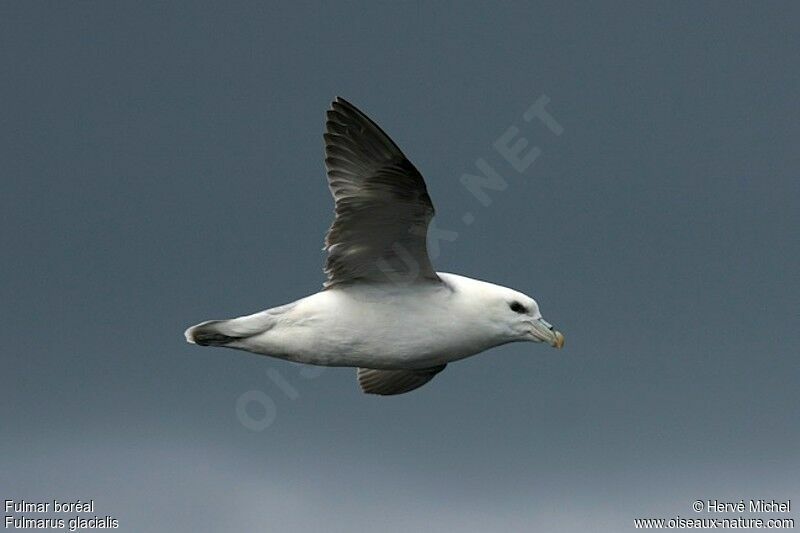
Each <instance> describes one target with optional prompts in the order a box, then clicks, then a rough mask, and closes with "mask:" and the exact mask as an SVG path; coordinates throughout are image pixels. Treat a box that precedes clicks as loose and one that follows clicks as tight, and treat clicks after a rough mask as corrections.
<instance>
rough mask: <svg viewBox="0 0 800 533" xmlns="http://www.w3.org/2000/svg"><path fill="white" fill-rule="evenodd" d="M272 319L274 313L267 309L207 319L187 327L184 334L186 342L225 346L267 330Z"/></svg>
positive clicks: (272, 322) (272, 323) (273, 319)
mask: <svg viewBox="0 0 800 533" xmlns="http://www.w3.org/2000/svg"><path fill="white" fill-rule="evenodd" d="M274 321H275V317H274V315H273V314H271V313H269V312H268V311H262V312H260V313H256V314H254V315H248V316H240V317H238V318H232V319H230V320H207V321H206V322H201V323H199V324H197V325H195V326H192V327H190V328H189V329H187V330H186V331H185V332H184V336H185V337H186V342H189V343H192V344H199V345H200V346H227V345H229V344H230V343H232V342H234V341H237V340H241V339H245V338H247V337H252V336H253V335H258V334H259V333H263V332H265V331H267V330H268V329H270V328H271V327H272V326H273V325H274Z"/></svg>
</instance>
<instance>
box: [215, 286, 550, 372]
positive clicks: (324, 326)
mask: <svg viewBox="0 0 800 533" xmlns="http://www.w3.org/2000/svg"><path fill="white" fill-rule="evenodd" d="M438 274H439V277H440V278H441V279H442V283H426V284H415V285H412V286H410V287H404V286H397V285H394V284H353V285H343V286H336V287H333V288H331V289H328V290H323V291H321V292H318V293H316V294H312V295H311V296H308V297H306V298H302V299H300V300H297V301H296V302H293V303H291V304H288V305H284V306H281V307H276V308H274V309H268V310H266V311H262V312H260V313H256V314H254V315H249V316H244V317H240V318H236V319H232V320H230V321H226V322H227V324H226V325H225V327H226V328H230V329H228V332H229V333H230V336H231V337H235V336H236V334H237V332H249V331H253V330H254V331H258V332H257V333H254V334H252V335H247V336H245V337H241V338H237V339H235V340H231V341H230V342H228V343H227V344H226V346H227V347H228V348H236V349H240V350H246V351H249V352H255V353H259V354H264V355H271V356H274V357H279V358H281V359H287V360H290V361H295V362H298V363H308V364H314V365H326V366H353V367H366V368H375V369H419V368H429V367H432V366H436V365H441V364H445V363H448V362H452V361H456V360H459V359H463V358H465V357H469V356H470V355H474V354H476V353H479V352H482V351H484V350H487V349H489V348H491V347H493V346H498V345H500V344H505V343H507V342H512V341H513V340H517V339H516V337H515V332H514V331H510V330H508V329H506V328H504V327H501V326H500V325H499V324H496V323H494V322H492V321H490V320H487V314H486V305H485V300H484V298H483V295H485V294H491V293H492V292H493V291H495V290H502V289H503V288H502V287H498V286H497V285H492V284H491V283H486V282H482V281H478V280H473V279H470V278H466V277H463V276H457V275H454V274H445V273H438ZM505 290H506V291H509V292H512V291H510V289H505ZM518 298H524V296H523V295H521V294H519V295H518ZM537 318H538V317H537ZM532 319H533V317H532ZM219 327H222V326H219Z"/></svg>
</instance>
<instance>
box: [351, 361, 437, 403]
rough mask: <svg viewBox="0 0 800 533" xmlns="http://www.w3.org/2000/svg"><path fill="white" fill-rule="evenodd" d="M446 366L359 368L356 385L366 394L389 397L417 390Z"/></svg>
mask: <svg viewBox="0 0 800 533" xmlns="http://www.w3.org/2000/svg"><path fill="white" fill-rule="evenodd" d="M446 366H447V365H446V364H444V365H439V366H434V367H431V368H423V369H420V370H375V369H372V368H359V369H358V372H357V376H358V384H359V385H361V390H362V391H363V392H364V393H366V394H380V395H382V396H391V395H394V394H403V393H406V392H410V391H412V390H414V389H418V388H420V387H422V386H423V385H425V384H426V383H427V382H429V381H430V380H432V379H433V376H435V375H436V374H438V373H439V372H441V371H442V370H444V367H446Z"/></svg>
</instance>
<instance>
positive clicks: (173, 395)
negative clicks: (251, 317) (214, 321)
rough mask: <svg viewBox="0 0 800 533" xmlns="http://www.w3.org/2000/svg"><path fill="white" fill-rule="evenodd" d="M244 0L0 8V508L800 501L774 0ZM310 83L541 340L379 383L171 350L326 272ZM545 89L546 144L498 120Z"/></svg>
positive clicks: (170, 526)
mask: <svg viewBox="0 0 800 533" xmlns="http://www.w3.org/2000/svg"><path fill="white" fill-rule="evenodd" d="M270 4H272V3H266V2H255V1H253V2H241V1H230V2H213V3H212V2H198V1H192V2H164V3H162V2H151V3H146V2H145V3H143V2H127V3H123V2H110V3H107V2H49V3H47V2H4V3H3V4H2V6H0V67H1V68H2V72H3V82H2V90H0V94H1V95H2V106H0V136H2V137H1V138H0V146H1V147H2V163H3V165H2V194H1V195H0V214H1V216H2V224H1V225H0V236H1V237H2V259H1V260H0V301H2V306H0V320H1V323H2V324H3V335H2V339H3V340H2V343H0V352H1V353H2V375H3V380H2V381H3V384H2V387H0V404H2V406H3V409H2V411H1V412H2V414H1V415H0V416H1V417H2V418H0V436H1V437H2V438H0V472H2V474H1V475H0V491H2V494H0V497H2V499H23V498H24V499H28V500H32V501H44V500H52V499H54V498H57V499H73V500H75V499H82V500H88V499H94V500H95V502H96V506H95V514H97V515H99V516H104V515H106V514H108V515H113V516H115V517H116V518H117V519H118V520H119V524H120V530H122V531H136V532H154V531H175V532H190V531H204V530H205V531H290V532H296V531H309V530H317V531H319V530H325V531H341V532H351V531H358V530H364V529H367V528H370V529H376V530H380V531H444V530H447V531H465V532H472V531H474V532H484V531H490V530H494V531H501V530H505V531H531V530H541V531H548V532H562V531H563V532H575V531H587V532H618V531H625V530H627V529H630V528H632V525H633V519H634V518H637V517H649V516H653V517H667V518H669V517H674V516H677V515H680V516H682V517H703V516H707V515H705V514H703V513H700V514H698V513H694V512H693V511H692V510H691V509H690V504H691V502H692V501H694V500H696V499H714V498H717V499H727V500H730V501H738V500H739V499H742V498H743V499H745V500H747V499H750V498H767V499H770V498H776V499H782V500H785V499H789V498H794V499H796V500H798V501H800V490H799V489H800V484H799V483H800V482H799V481H798V480H800V475H798V474H800V454H799V453H798V449H799V448H798V442H800V426H799V425H798V420H800V412H798V411H799V410H800V409H798V406H799V405H800V393H798V390H800V388H798V381H799V378H800V359H798V354H800V338H799V337H798V335H797V324H796V322H797V308H798V301H800V290H799V289H800V279H799V278H798V275H797V266H798V262H800V245H799V244H798V243H799V242H800V240H799V239H798V235H797V230H798V227H800V214H799V213H800V209H798V198H800V179H799V178H800V150H798V139H800V105H798V94H800V55H798V50H800V34H799V33H798V31H797V21H798V17H800V8H798V5H797V4H796V3H791V2H783V3H782V2H769V3H756V2H752V3H740V2H702V3H695V2H677V3H676V2H673V3H638V2H626V3H618V2H604V3H602V4H595V5H591V4H585V3H564V2H552V3H546V4H542V3H538V2H537V3H531V2H525V3H503V4H502V5H499V6H484V5H483V4H482V3H481V4H479V3H477V2H476V3H474V4H475V5H473V6H468V5H467V4H465V3H463V2H436V3H430V4H428V5H421V4H410V3H405V4H399V3H389V2H385V3H377V4H376V3H370V4H369V5H367V4H366V3H365V4H357V3H350V2H348V3H336V5H334V4H333V3H328V2H312V3H300V2H295V3H291V6H289V5H287V6H284V7H277V6H272V5H270ZM336 95H341V96H344V97H345V98H347V99H348V100H350V101H351V102H353V103H354V104H356V105H357V106H359V107H360V108H362V109H363V110H364V111H365V112H366V113H368V114H369V115H370V116H371V117H372V118H373V119H374V120H376V121H377V122H378V123H379V124H380V125H381V126H382V127H383V128H384V129H385V130H386V131H387V132H388V133H389V134H390V135H391V136H392V137H393V139H394V140H395V141H396V142H397V143H398V144H399V145H400V146H401V148H402V149H403V150H404V151H405V153H406V154H407V156H408V157H409V158H410V159H411V160H412V161H413V162H414V164H415V165H416V166H417V167H418V168H419V170H420V171H421V172H422V174H423V175H424V176H425V177H426V180H427V183H428V189H429V192H430V194H431V197H432V199H433V201H434V204H435V206H436V209H437V217H436V219H435V223H436V227H437V228H439V229H440V230H442V231H444V230H447V231H449V232H457V237H456V236H455V235H454V234H452V233H450V234H448V235H449V236H450V237H451V240H438V239H437V241H436V245H437V246H436V247H435V248H436V249H437V251H438V254H436V256H437V257H436V258H435V261H434V262H435V266H436V267H437V269H438V270H440V271H447V272H455V273H459V274H463V275H467V276H471V277H476V278H479V279H485V280H490V281H493V282H496V283H499V284H502V285H507V286H510V287H513V288H515V289H518V290H520V291H523V292H525V293H527V294H530V295H532V296H533V297H535V298H536V299H537V300H538V302H539V304H540V306H541V309H542V312H543V314H544V316H545V317H546V318H547V319H548V320H549V321H550V322H552V323H553V324H555V325H556V326H557V327H558V328H559V329H560V330H562V331H563V332H564V333H565V335H566V347H565V349H564V350H561V351H555V350H552V349H550V348H548V347H547V346H542V345H532V344H514V345H507V346H504V347H501V348H497V349H494V350H491V351H489V352H487V353H484V354H481V355H479V356H476V357H474V358H471V359H468V360H465V361H463V362H460V363H458V364H454V365H450V366H449V367H448V369H447V370H446V371H445V372H443V373H441V374H440V375H439V376H437V377H436V379H434V380H433V381H432V382H431V383H430V384H429V385H426V386H425V387H423V388H421V389H419V390H418V391H415V392H413V393H411V394H408V395H403V396H398V397H390V398H380V397H369V396H364V395H362V394H361V393H360V392H359V389H358V385H357V383H356V380H355V371H354V370H352V369H325V370H324V371H322V372H317V371H313V369H301V368H300V367H297V366H294V365H292V364H289V363H286V362H283V361H279V360H276V359H270V358H265V357H260V356H256V355H251V354H247V353H243V352H235V351H231V350H221V349H211V348H201V347H197V346H191V345H188V344H186V343H185V341H184V339H183V330H184V329H185V328H186V327H187V326H189V325H191V324H194V323H197V322H199V321H201V320H205V319H210V318H227V317H231V316H236V315H240V314H245V313H250V312H255V311H258V310H261V309H264V308H268V307H273V306H276V305H279V304H282V303H286V302H289V301H292V300H294V299H296V298H299V297H301V296H305V295H307V294H310V293H313V292H316V291H317V290H318V289H319V288H320V286H321V283H322V281H323V279H324V277H323V273H322V264H323V261H324V255H323V253H322V252H321V250H320V249H321V246H322V239H323V236H324V233H325V231H326V230H327V228H328V225H329V223H330V221H331V215H332V200H331V198H330V195H329V192H328V189H327V187H326V184H325V173H324V166H323V161H322V132H323V126H324V112H325V109H326V108H327V107H328V105H329V103H330V101H331V99H332V98H333V97H334V96H336ZM543 95H544V96H546V97H547V98H548V99H549V103H548V104H547V109H548V111H549V112H550V113H552V116H553V118H554V119H555V120H556V121H557V123H558V125H559V126H560V128H561V129H560V130H559V131H561V134H560V135H556V134H554V133H553V130H552V128H548V127H547V125H545V124H544V123H542V122H540V121H539V120H537V119H535V118H534V119H533V120H531V121H526V120H525V119H524V117H523V114H524V113H525V111H526V110H527V109H528V108H529V107H530V106H531V105H532V104H533V103H534V102H535V101H536V100H537V99H538V98H540V97H542V96H543ZM551 125H552V124H551ZM512 127H514V128H517V130H516V131H518V133H517V135H520V136H522V137H525V138H526V139H527V141H528V143H529V146H530V147H533V146H536V147H537V148H538V149H539V150H540V151H541V153H540V155H539V157H538V158H536V160H535V161H533V162H532V163H531V164H530V165H529V166H528V167H527V168H524V169H523V170H522V172H518V171H517V170H515V169H514V168H513V167H512V166H510V165H509V164H508V163H507V162H506V161H504V159H503V158H502V156H500V155H499V154H498V153H497V151H496V150H495V148H494V147H493V144H494V143H495V141H496V140H497V139H498V138H499V137H500V136H501V135H503V134H504V133H505V132H507V131H508V130H509V128H512ZM479 159H483V160H485V161H486V162H487V163H488V164H490V165H491V166H492V167H493V168H495V169H496V171H497V172H498V173H499V174H500V175H501V176H502V177H503V178H504V180H505V181H506V182H507V184H508V186H507V188H506V190H504V191H488V195H489V205H484V203H485V202H484V203H482V202H481V201H479V200H480V198H476V197H475V196H474V195H473V194H471V193H470V192H469V191H468V190H467V189H465V188H464V187H463V185H462V184H461V180H460V178H461V176H462V175H463V174H465V173H473V174H474V173H475V172H476V169H477V166H476V164H477V163H476V162H477V161H478V160H479ZM484 200H485V198H484ZM467 215H470V216H467ZM467 219H469V220H471V223H470V224H467V223H465V220H467ZM453 237H454V238H453ZM253 391H255V392H253ZM237 402H238V404H237ZM237 405H238V407H239V408H240V409H239V410H238V411H237ZM265 426H266V427H265ZM258 429H260V431H259V430H258ZM794 516H797V515H796V514H795V515H794Z"/></svg>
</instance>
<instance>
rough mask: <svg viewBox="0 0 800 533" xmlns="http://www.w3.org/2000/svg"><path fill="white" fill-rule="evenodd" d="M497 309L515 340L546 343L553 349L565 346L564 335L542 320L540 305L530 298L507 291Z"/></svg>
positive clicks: (501, 296) (500, 298)
mask: <svg viewBox="0 0 800 533" xmlns="http://www.w3.org/2000/svg"><path fill="white" fill-rule="evenodd" d="M496 307H497V312H498V316H501V317H503V319H504V320H505V321H506V322H507V324H508V327H509V329H510V334H511V336H512V337H513V338H514V340H519V341H533V342H546V343H547V344H549V345H550V346H552V347H553V348H562V347H563V346H564V334H563V333H561V332H560V331H558V330H556V328H555V327H553V325H552V324H550V323H549V322H547V321H546V320H545V319H544V318H542V313H541V312H540V311H539V304H537V303H536V300H534V299H533V298H531V297H530V296H526V295H524V294H522V293H521V292H517V291H514V290H511V289H507V291H505V294H502V295H499V301H498V302H497V303H496Z"/></svg>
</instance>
